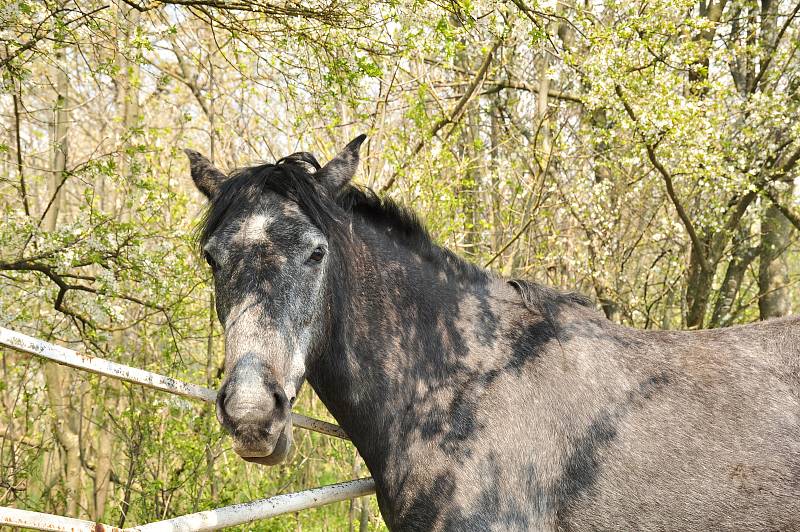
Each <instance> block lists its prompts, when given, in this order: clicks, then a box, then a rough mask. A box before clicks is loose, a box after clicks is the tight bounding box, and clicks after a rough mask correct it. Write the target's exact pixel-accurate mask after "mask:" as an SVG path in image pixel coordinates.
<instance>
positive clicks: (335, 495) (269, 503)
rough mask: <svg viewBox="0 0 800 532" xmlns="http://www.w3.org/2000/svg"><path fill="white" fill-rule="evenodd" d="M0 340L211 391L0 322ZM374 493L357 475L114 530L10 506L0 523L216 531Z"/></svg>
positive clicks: (180, 388) (168, 384) (1, 511)
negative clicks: (2, 324)
mask: <svg viewBox="0 0 800 532" xmlns="http://www.w3.org/2000/svg"><path fill="white" fill-rule="evenodd" d="M0 345H4V346H7V347H11V348H13V349H16V350H18V351H22V352H25V353H30V354H32V355H36V356H39V357H42V358H45V359H47V360H51V361H53V362H56V363H58V364H63V365H65V366H70V367H73V368H77V369H81V370H84V371H89V372H92V373H97V374H99V375H105V376H107V377H111V378H114V379H119V380H123V381H127V382H132V383H136V384H141V385H142V386H147V387H149V388H154V389H156V390H161V391H164V392H169V393H173V394H176V395H182V396H184V397H191V398H193V399H200V400H201V401H208V402H213V401H215V400H216V397H217V393H216V392H215V391H214V390H210V389H208V388H204V387H202V386H197V385H195V384H189V383H186V382H182V381H179V380H176V379H173V378H170V377H165V376H164V375H159V374H157V373H151V372H149V371H144V370H141V369H138V368H132V367H130V366H125V365H123V364H117V363H116V362H111V361H109V360H104V359H102V358H97V357H93V356H90V355H82V354H79V353H77V352H75V351H73V350H72V349H67V348H64V347H60V346H57V345H53V344H51V343H48V342H45V341H42V340H39V339H36V338H32V337H30V336H26V335H24V334H20V333H18V332H14V331H10V330H8V329H5V328H3V327H0ZM292 424H293V425H294V426H295V427H300V428H304V429H308V430H313V431H316V432H320V433H322V434H327V435H329V436H335V437H337V438H344V439H347V435H346V434H345V433H344V431H343V430H342V429H341V428H339V427H338V426H336V425H334V424H332V423H327V422H325V421H320V420H318V419H313V418H310V417H306V416H303V415H300V414H294V413H293V414H292ZM372 493H375V483H374V482H373V480H372V479H371V478H362V479H357V480H351V481H349V482H342V483H340V484H333V485H330V486H321V487H319V488H314V489H310V490H305V491H300V492H297V493H287V494H284V495H276V496H274V497H269V498H267V499H259V500H256V501H252V502H247V503H242V504H234V505H232V506H225V507H223V508H216V509H214V510H207V511H205V512H198V513H194V514H189V515H183V516H180V517H176V518H174V519H169V520H166V521H158V522H155V523H149V524H146V525H140V526H136V527H130V528H125V529H120V528H117V527H114V526H110V525H104V524H102V523H95V522H94V521H85V520H82V519H73V518H70V517H62V516H58V515H51V514H43V513H39V512H30V511H27V510H19V509H16V508H5V507H0V525H9V526H20V527H26V528H34V529H37V530H57V531H64V532H67V531H86V532H97V531H120V530H125V531H142V532H168V531H170V532H172V531H175V532H177V531H186V532H189V531H200V530H217V529H219V528H223V527H226V526H233V525H240V524H243V523H250V522H252V521H257V520H259V519H266V518H268V517H274V516H276V515H280V514H284V513H287V512H296V511H298V510H304V509H307V508H316V507H318V506H323V505H325V504H330V503H333V502H339V501H344V500H347V499H353V498H356V497H361V496H364V495H369V494H372Z"/></svg>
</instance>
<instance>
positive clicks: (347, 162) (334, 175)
mask: <svg viewBox="0 0 800 532" xmlns="http://www.w3.org/2000/svg"><path fill="white" fill-rule="evenodd" d="M366 138H367V136H366V135H359V136H357V137H356V138H354V139H353V140H351V141H350V143H349V144H348V145H347V146H345V147H344V149H343V150H342V151H341V152H339V154H338V155H337V156H336V157H334V158H333V159H331V160H330V161H328V164H326V165H325V166H323V167H322V168H321V169H320V170H319V171H318V172H317V174H316V175H317V178H318V179H319V180H320V181H321V182H322V184H323V185H325V188H327V189H328V191H329V192H330V193H331V194H336V193H337V192H339V190H340V189H341V188H342V187H343V186H345V185H346V184H347V183H349V182H350V180H351V179H353V176H354V175H355V173H356V169H357V168H358V150H359V148H360V147H361V144H362V143H363V142H364V139H366Z"/></svg>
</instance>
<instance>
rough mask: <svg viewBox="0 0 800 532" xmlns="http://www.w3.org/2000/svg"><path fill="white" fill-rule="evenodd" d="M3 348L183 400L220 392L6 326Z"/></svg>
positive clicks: (322, 425)
mask: <svg viewBox="0 0 800 532" xmlns="http://www.w3.org/2000/svg"><path fill="white" fill-rule="evenodd" d="M0 345H5V346H8V347H11V348H13V349H16V350H18V351H22V352H25V353H29V354H31V355H36V356H38V357H42V358H46V359H48V360H51V361H53V362H56V363H58V364H63V365H65V366H70V367H72V368H77V369H82V370H85V371H89V372H91V373H97V374H98V375H105V376H106V377H111V378H114V379H119V380H123V381H126V382H133V383H136V384H141V385H143V386H147V387H149V388H154V389H156V390H161V391H164V392H169V393H173V394H176V395H181V396H183V397H191V398H192V399H200V400H201V401H208V402H214V401H215V400H216V398H217V392H215V391H214V390H210V389H208V388H205V387H203V386H198V385H196V384H189V383H187V382H183V381H179V380H177V379H173V378H172V377H165V376H164V375H159V374H158V373H152V372H150V371H145V370H143V369H139V368H132V367H130V366H126V365H124V364H118V363H116V362H111V361H110V360H105V359H102V358H98V357H94V356H91V355H85V354H80V353H78V352H76V351H73V350H72V349H67V348H66V347H61V346H58V345H54V344H51V343H49V342H45V341H43V340H39V339H38V338H33V337H31V336H27V335H24V334H21V333H18V332H15V331H11V330H9V329H6V328H4V327H0ZM292 424H293V425H294V426H295V427H300V428H303V429H308V430H313V431H315V432H320V433H322V434H327V435H329V436H335V437H337V438H342V439H345V440H346V439H348V438H347V434H345V432H344V431H343V430H342V429H341V428H340V427H339V426H338V425H334V424H333V423H328V422H326V421H321V420H319V419H314V418H310V417H307V416H304V415H302V414H295V413H292Z"/></svg>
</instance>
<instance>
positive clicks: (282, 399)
mask: <svg viewBox="0 0 800 532" xmlns="http://www.w3.org/2000/svg"><path fill="white" fill-rule="evenodd" d="M272 398H273V399H274V400H275V408H278V409H282V408H284V407H285V406H286V402H287V401H286V394H285V393H283V391H281V390H278V391H276V392H274V393H273V394H272Z"/></svg>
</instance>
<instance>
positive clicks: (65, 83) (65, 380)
mask: <svg viewBox="0 0 800 532" xmlns="http://www.w3.org/2000/svg"><path fill="white" fill-rule="evenodd" d="M56 65H57V70H56V73H55V77H56V86H55V87H54V89H55V92H56V100H55V105H54V108H53V120H52V122H51V127H50V139H51V146H52V160H51V171H50V180H49V189H50V190H49V197H50V198H51V205H50V209H49V210H48V211H47V214H46V215H45V217H44V221H43V224H42V228H43V229H44V230H45V231H47V232H53V231H55V229H56V227H57V224H58V215H59V212H60V211H61V207H62V205H63V202H64V180H65V178H66V173H65V172H66V168H67V152H68V150H67V135H68V132H69V111H68V109H67V105H68V100H69V97H68V89H69V79H68V78H67V71H66V65H65V53H64V50H58V51H57V52H56ZM44 374H45V382H46V384H47V397H48V400H49V403H50V408H51V409H52V412H53V416H54V418H55V419H54V432H55V435H56V439H57V440H58V443H59V445H60V446H61V447H62V449H63V451H64V469H63V471H62V472H63V474H64V483H63V486H64V488H65V499H66V513H67V515H69V516H75V515H77V512H78V503H79V500H80V491H81V462H80V440H79V431H80V425H79V420H78V419H76V416H75V412H74V409H73V408H72V407H71V405H70V398H71V397H72V394H71V392H70V390H71V388H72V379H71V374H70V373H69V372H67V371H65V370H64V369H63V368H62V367H61V366H59V365H56V364H51V363H48V364H45V368H44Z"/></svg>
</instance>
